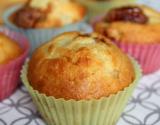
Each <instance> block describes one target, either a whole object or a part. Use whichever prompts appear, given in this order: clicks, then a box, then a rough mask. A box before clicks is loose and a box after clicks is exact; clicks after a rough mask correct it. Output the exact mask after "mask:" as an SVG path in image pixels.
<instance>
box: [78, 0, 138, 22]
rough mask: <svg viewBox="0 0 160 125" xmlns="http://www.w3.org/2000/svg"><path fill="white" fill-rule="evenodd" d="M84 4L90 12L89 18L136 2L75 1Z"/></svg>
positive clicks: (119, 0)
mask: <svg viewBox="0 0 160 125" xmlns="http://www.w3.org/2000/svg"><path fill="white" fill-rule="evenodd" d="M75 1H77V2H78V3H81V4H83V5H84V6H86V8H87V9H88V11H89V18H90V19H92V18H93V17H95V16H97V15H99V14H104V13H106V12H107V11H108V10H109V9H111V8H114V7H119V6H123V5H128V4H133V3H135V2H136V0H75Z"/></svg>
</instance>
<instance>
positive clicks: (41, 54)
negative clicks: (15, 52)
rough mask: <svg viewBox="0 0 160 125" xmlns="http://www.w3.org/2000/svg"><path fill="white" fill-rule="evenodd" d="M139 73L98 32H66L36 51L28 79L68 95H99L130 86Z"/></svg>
mask: <svg viewBox="0 0 160 125" xmlns="http://www.w3.org/2000/svg"><path fill="white" fill-rule="evenodd" d="M134 77H135V73H134V69H133V65H132V63H131V61H130V59H129V58H128V57H127V56H126V55H125V54H124V53H122V52H121V50H120V49H118V48H117V47H116V46H115V45H114V44H113V43H111V42H110V41H109V40H108V39H107V38H105V37H103V36H101V35H97V34H91V35H89V34H80V33H78V32H69V33H64V34H62V35H60V36H57V37H56V38H54V39H53V40H51V41H50V42H48V43H46V44H44V45H42V46H41V47H39V48H38V49H37V50H36V51H35V52H34V54H33V56H32V58H31V60H30V62H29V69H28V79H29V81H30V83H31V85H32V86H33V88H34V89H36V90H38V91H39V92H41V93H45V94H46V95H47V96H54V97H55V98H65V99H75V100H80V99H93V98H95V99H98V98H101V97H105V96H109V95H111V94H114V93H117V92H118V91H120V90H123V89H124V88H125V87H127V86H129V85H130V84H131V83H132V82H133V80H134Z"/></svg>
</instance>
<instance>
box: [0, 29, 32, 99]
mask: <svg viewBox="0 0 160 125" xmlns="http://www.w3.org/2000/svg"><path fill="white" fill-rule="evenodd" d="M0 32H2V33H4V34H6V35H7V36H9V37H10V38H11V39H13V40H15V41H16V42H17V43H18V44H19V45H20V47H21V48H22V49H23V54H21V55H20V56H19V57H18V58H16V59H14V60H12V61H10V62H9V63H8V64H5V65H0V101H2V100H3V99H5V98H7V97H9V96H10V95H11V94H12V93H13V92H14V91H15V90H16V88H17V85H18V83H19V82H20V70H21V68H22V65H23V63H24V60H25V59H26V57H27V54H28V52H29V42H28V40H27V38H26V37H24V36H23V35H21V34H19V33H16V32H12V31H10V30H8V29H6V28H2V27H1V28H0Z"/></svg>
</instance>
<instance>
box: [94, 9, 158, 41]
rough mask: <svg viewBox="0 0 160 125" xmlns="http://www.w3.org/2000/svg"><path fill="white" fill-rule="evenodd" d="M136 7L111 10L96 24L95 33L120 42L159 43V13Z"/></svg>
mask: <svg viewBox="0 0 160 125" xmlns="http://www.w3.org/2000/svg"><path fill="white" fill-rule="evenodd" d="M137 7H138V8H136V6H131V7H128V6H127V7H123V8H118V9H115V10H112V11H111V12H109V14H108V17H105V18H104V19H103V20H101V21H99V22H98V23H96V25H95V27H94V28H95V31H96V32H99V33H101V34H103V35H105V36H108V37H110V38H112V39H113V40H118V41H121V42H131V43H141V44H148V43H159V42H160V35H159V34H160V13H158V12H157V11H155V10H153V9H151V8H149V7H146V6H137ZM121 9H122V10H121ZM118 10H119V11H120V12H119V11H118ZM117 11H118V12H117ZM141 14H142V15H141Z"/></svg>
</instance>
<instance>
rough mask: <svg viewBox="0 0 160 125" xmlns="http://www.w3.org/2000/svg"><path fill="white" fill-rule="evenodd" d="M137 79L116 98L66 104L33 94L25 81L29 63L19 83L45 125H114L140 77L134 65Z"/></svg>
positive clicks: (67, 102) (62, 100)
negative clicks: (28, 95)
mask: <svg viewBox="0 0 160 125" xmlns="http://www.w3.org/2000/svg"><path fill="white" fill-rule="evenodd" d="M133 64H134V67H135V73H136V78H135V80H134V82H133V83H132V84H130V86H129V87H126V88H124V90H122V91H119V92H117V94H113V95H110V96H109V97H103V98H101V99H92V100H80V101H76V100H65V99H63V98H60V99H56V98H54V97H48V96H46V95H45V94H41V93H39V92H38V91H37V90H34V89H33V88H32V86H30V83H29V81H28V79H27V69H28V62H26V63H25V65H24V66H23V69H22V71H21V79H22V81H23V83H24V85H25V86H26V88H27V89H28V91H29V93H30V95H31V96H32V99H33V101H34V103H35V105H36V106H37V108H38V110H39V112H40V113H41V115H42V117H43V118H44V120H45V121H46V122H47V124H48V125H115V124H116V122H117V120H118V119H119V117H120V115H121V113H122V111H123V109H124V107H125V105H126V103H127V101H128V99H129V97H130V96H131V94H132V92H133V90H134V88H135V86H136V85H137V82H138V80H139V78H140V76H141V70H140V67H139V66H138V64H137V63H136V62H135V61H133Z"/></svg>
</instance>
